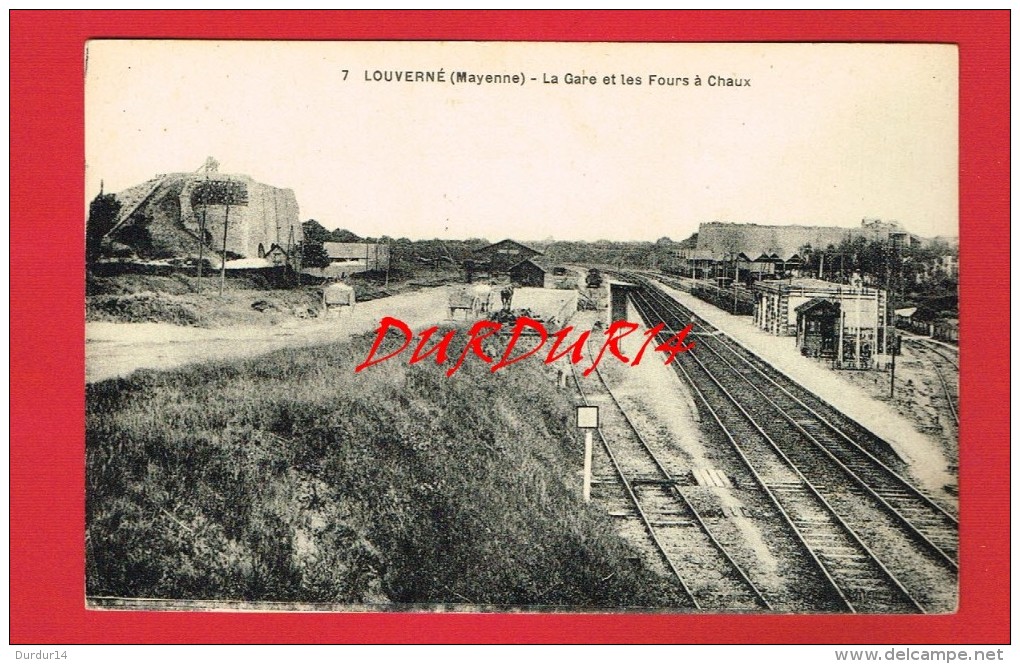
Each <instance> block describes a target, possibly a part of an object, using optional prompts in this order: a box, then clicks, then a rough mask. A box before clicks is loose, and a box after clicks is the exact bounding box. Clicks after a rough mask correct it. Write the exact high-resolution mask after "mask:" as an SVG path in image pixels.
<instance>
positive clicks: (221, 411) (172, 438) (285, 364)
mask: <svg viewBox="0 0 1020 664" xmlns="http://www.w3.org/2000/svg"><path fill="white" fill-rule="evenodd" d="M370 343H371V339H369V338H365V337H359V338H355V339H354V340H353V341H352V342H351V343H348V344H341V345H334V346H328V347H320V348H307V349H302V350H299V351H283V352H279V353H275V354H272V355H268V356H265V357H263V358H261V359H258V360H250V361H243V362H234V363H220V364H213V365H207V366H203V367H194V368H189V369H183V370H179V371H172V372H162V373H161V372H140V373H136V374H135V375H134V376H133V377H132V378H130V379H126V380H125V379H117V380H111V381H105V382H101V383H97V384H93V385H89V386H88V388H87V392H86V397H87V436H86V444H87V589H88V593H89V594H90V595H92V596H98V595H114V596H122V597H165V598H207V599H209V598H211V599H217V598H218V599H227V598H230V599H246V600H280V601H284V600H287V601H307V602H331V603H342V604H351V603H354V604H360V603H383V604H391V603H399V604H401V605H403V604H419V605H420V604H426V605H437V604H438V605H448V604H475V605H482V606H489V607H499V606H504V607H505V606H527V607H577V608H581V607H587V608H602V609H608V608H624V607H677V606H680V605H682V598H681V597H680V595H679V593H678V590H677V588H676V586H674V585H673V584H671V583H669V582H668V580H664V579H662V578H660V577H658V576H656V575H654V574H653V573H651V572H649V571H647V570H645V569H644V568H642V567H641V566H640V564H638V563H636V562H635V560H634V558H635V554H634V552H633V551H632V550H631V549H630V548H629V547H628V546H627V545H625V544H624V543H623V542H622V541H621V540H619V539H618V538H617V537H616V536H615V535H614V534H613V528H612V524H610V523H609V517H607V516H606V515H605V514H604V513H602V512H601V511H600V510H599V509H597V508H594V507H585V506H584V505H583V503H581V502H580V499H579V495H580V478H579V472H578V471H579V470H580V465H581V446H580V445H579V444H578V438H577V434H576V430H575V429H573V423H572V415H573V412H572V405H571V403H570V397H568V396H567V395H566V394H565V393H563V392H559V391H557V389H556V388H555V386H554V385H553V384H552V382H551V381H550V380H548V379H547V377H546V376H545V375H544V368H543V367H542V366H540V365H538V364H537V363H528V362H521V363H519V364H517V365H515V366H514V367H512V369H511V370H507V371H504V372H499V373H497V374H495V375H494V374H491V373H489V372H488V370H487V368H486V367H485V366H484V365H481V364H480V363H479V362H470V361H469V362H467V363H465V365H464V366H463V367H462V368H461V370H460V372H459V373H457V374H456V376H455V377H454V378H451V379H448V378H446V377H445V376H444V375H443V374H442V372H441V371H440V370H439V368H437V367H436V366H435V365H434V364H431V363H430V366H425V363H422V364H421V365H416V366H414V367H408V366H407V365H406V359H404V360H402V361H401V362H398V361H397V360H394V361H391V362H386V363H383V364H380V365H377V366H374V367H371V368H370V369H368V370H366V371H364V372H362V373H360V374H355V373H354V371H353V367H354V366H355V365H356V364H357V363H358V362H360V361H361V360H363V359H364V356H365V355H366V353H367V349H368V347H369V345H370Z"/></svg>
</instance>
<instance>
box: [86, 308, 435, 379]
mask: <svg viewBox="0 0 1020 664" xmlns="http://www.w3.org/2000/svg"><path fill="white" fill-rule="evenodd" d="M383 316H393V317H395V318H399V319H401V320H403V321H404V322H406V323H407V324H408V325H409V326H411V328H412V329H414V330H415V331H417V329H419V328H420V327H422V325H424V324H427V323H431V322H435V321H440V320H443V319H444V318H445V317H446V316H447V310H446V292H445V289H442V288H433V289H426V290H422V291H416V292H413V293H405V294H402V295H394V296H392V297H386V298H382V299H378V300H372V301H370V302H364V303H360V304H358V305H356V306H355V307H354V309H353V311H351V310H344V311H342V312H341V313H340V315H339V316H338V317H336V318H326V319H321V318H320V319H312V320H299V319H294V320H293V321H292V322H288V323H286V324H284V325H280V326H277V327H270V328H266V327H256V326H234V327H224V328H218V329H202V328H194V327H181V326H177V325H169V324H165V323H87V324H86V325H85V381H86V382H88V383H91V382H95V381H99V380H105V379H107V378H114V377H117V376H126V375H127V374H129V373H131V372H132V371H134V370H135V369H141V368H149V369H170V368H173V367H177V366H180V365H184V364H190V363H193V362H206V361H209V360H218V359H227V358H239V357H251V356H253V355H260V354H262V353H268V352H270V351H274V350H278V349H280V348H287V347H294V346H309V345H317V344H324V343H330V342H333V341H340V340H342V339H346V338H347V337H349V336H350V335H352V334H360V333H363V332H369V331H371V330H374V329H375V328H376V327H378V325H379V320H380V319H381V318H382V317H383Z"/></svg>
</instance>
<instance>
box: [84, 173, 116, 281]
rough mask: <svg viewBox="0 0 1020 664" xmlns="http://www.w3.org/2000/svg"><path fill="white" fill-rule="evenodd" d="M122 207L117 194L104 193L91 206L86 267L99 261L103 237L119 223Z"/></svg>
mask: <svg viewBox="0 0 1020 664" xmlns="http://www.w3.org/2000/svg"><path fill="white" fill-rule="evenodd" d="M120 207H121V203H120V201H118V200H117V196H116V194H104V193H103V192H102V191H100V192H99V195H97V196H96V197H95V198H94V199H92V202H91V203H90V204H89V218H88V221H86V222H85V264H86V265H92V264H94V263H95V262H96V261H97V260H98V259H99V254H100V247H101V244H102V242H103V236H104V235H106V234H107V233H109V232H110V231H111V230H112V229H113V225H114V224H115V223H117V215H118V214H120Z"/></svg>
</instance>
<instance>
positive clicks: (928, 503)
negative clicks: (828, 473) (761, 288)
mask: <svg viewBox="0 0 1020 664" xmlns="http://www.w3.org/2000/svg"><path fill="white" fill-rule="evenodd" d="M657 300H658V301H659V303H660V304H661V305H662V306H663V307H665V308H666V309H667V310H675V311H680V312H682V313H691V314H692V315H693V313H692V312H690V311H689V310H688V309H687V308H686V307H684V306H683V305H681V304H680V303H678V302H676V301H675V300H674V299H673V298H669V297H668V296H665V295H664V294H661V293H658V294H657ZM670 313H671V314H673V311H670ZM715 343H718V344H721V345H723V346H724V347H725V348H727V350H729V351H730V354H731V356H735V357H737V358H739V359H741V360H744V364H746V365H747V366H748V367H750V368H751V369H752V370H753V371H754V372H756V373H757V374H758V375H760V376H761V377H762V378H765V379H766V380H767V381H769V382H770V383H772V384H773V385H774V386H775V387H777V388H779V390H780V391H781V392H782V393H783V394H786V395H787V396H788V397H789V398H790V399H792V401H793V403H794V404H795V405H796V406H798V407H800V408H801V409H803V410H804V411H806V414H807V416H808V419H807V420H805V421H804V422H805V423H812V422H811V418H814V420H817V421H818V422H821V423H822V424H823V425H824V427H823V431H824V430H825V428H826V427H827V428H828V429H829V430H831V431H833V432H835V433H836V434H837V436H838V437H840V438H842V439H843V440H845V441H846V442H849V443H850V444H851V446H852V448H851V450H850V452H851V454H852V453H853V452H854V451H855V450H856V451H859V452H863V453H864V454H865V455H866V456H867V457H868V459H869V460H870V462H871V464H873V466H868V465H866V464H865V465H864V466H858V469H857V471H856V472H855V470H854V469H853V468H851V467H850V465H849V464H848V463H847V462H844V460H842V459H840V458H839V457H837V456H836V455H835V454H834V452H833V450H832V449H831V448H830V447H829V446H828V445H826V444H824V443H822V442H821V441H820V440H819V439H818V436H817V435H814V434H812V433H811V432H809V431H808V430H807V429H806V428H805V424H804V423H802V422H801V421H799V420H797V419H795V418H794V417H793V416H792V415H791V414H790V412H789V411H790V407H789V406H783V405H780V404H779V403H778V402H777V399H776V396H777V395H776V393H772V394H771V395H770V394H769V393H766V391H765V390H763V389H762V388H761V387H760V386H759V385H757V384H756V383H755V382H754V381H752V380H751V379H750V378H749V377H748V376H747V375H746V374H744V373H743V372H742V371H740V370H739V369H738V368H737V367H735V366H734V365H733V363H731V362H729V361H728V360H727V359H726V358H725V357H723V355H722V354H721V353H720V352H719V351H718V350H717V349H716V348H715V346H714V344H715ZM702 346H703V347H704V348H707V349H708V350H709V351H710V352H711V353H713V354H714V355H715V356H716V357H718V358H719V360H720V361H722V362H723V363H724V364H726V365H727V366H728V367H729V368H730V369H731V370H732V372H733V374H735V375H736V376H738V377H739V378H740V379H743V380H744V381H745V382H746V383H747V384H748V385H750V386H751V388H752V389H753V390H755V391H756V392H758V394H760V395H761V397H762V399H763V400H764V402H765V403H766V404H768V405H770V406H772V407H773V408H774V409H775V410H776V411H777V412H778V413H779V414H780V416H781V417H783V418H784V419H785V420H786V421H787V422H789V423H790V424H791V425H792V426H793V427H794V428H795V429H797V430H798V431H799V432H800V433H801V435H802V436H803V437H804V439H805V440H807V441H808V442H810V443H811V444H813V445H814V447H815V448H817V449H818V450H820V451H821V452H822V453H823V454H825V455H826V456H827V457H829V458H830V459H831V461H832V462H833V463H834V464H836V466H837V468H839V469H841V470H842V471H843V472H845V473H846V474H847V475H848V476H849V477H850V478H851V479H852V480H853V482H854V483H856V484H857V485H858V486H860V487H861V488H862V489H864V491H865V492H866V493H867V494H869V495H870V496H871V497H872V498H874V499H875V500H876V501H878V503H879V504H880V505H881V506H882V508H883V509H884V510H885V511H887V512H888V513H890V514H891V515H892V516H893V517H894V518H895V519H896V520H898V521H899V522H900V523H901V524H902V525H903V526H904V527H905V528H906V529H907V532H908V534H910V535H911V536H913V537H914V538H915V539H918V540H920V542H921V544H922V545H923V546H925V547H926V548H928V549H930V550H931V551H932V552H934V553H935V554H936V555H937V556H939V557H940V558H941V559H943V561H944V562H945V563H946V564H948V565H949V566H950V567H951V568H952V570H953V571H954V572H957V571H959V564H958V563H957V561H956V547H952V549H953V550H952V551H951V552H947V551H946V549H945V548H944V547H943V546H940V545H939V544H937V543H935V542H933V541H932V540H931V539H930V537H929V536H928V535H927V534H925V533H924V532H922V530H921V528H920V527H919V526H918V525H916V524H915V523H914V522H913V521H912V520H911V519H909V518H908V517H907V516H906V515H905V514H903V512H902V511H901V510H902V509H904V508H905V507H911V506H903V505H901V507H900V508H897V507H896V506H895V505H893V504H892V503H891V502H890V501H889V499H888V498H887V496H883V495H882V494H881V493H880V490H882V489H879V488H876V486H875V484H876V483H884V484H885V489H884V490H885V492H886V493H887V494H888V495H889V496H890V497H896V498H899V499H900V501H901V502H906V501H907V500H912V501H915V503H916V501H917V500H919V501H920V502H921V504H922V505H923V506H924V507H925V508H927V509H928V510H930V509H931V508H934V509H935V514H934V515H933V516H935V517H936V518H938V519H940V520H942V521H948V522H949V523H948V526H949V527H948V530H950V531H954V532H955V531H957V529H958V525H957V522H956V520H955V519H954V518H953V517H952V516H951V515H949V514H948V513H947V512H946V511H945V510H944V509H942V508H941V506H939V505H937V504H936V503H934V501H932V500H931V499H930V498H928V497H927V496H925V495H924V494H923V493H922V492H921V491H920V490H919V489H917V488H916V487H914V486H913V485H912V484H911V483H910V482H908V481H907V480H906V479H904V478H903V477H901V476H900V475H899V474H898V473H896V472H895V471H893V470H892V469H891V468H889V467H888V466H886V465H885V464H883V463H882V462H881V461H880V460H878V459H877V458H875V457H874V456H872V455H870V454H869V453H868V452H867V450H865V449H863V448H862V447H861V446H860V445H857V444H856V442H855V441H853V440H852V439H851V438H849V437H848V436H847V435H846V434H845V433H843V432H842V431H840V430H839V429H837V428H836V427H835V426H833V425H832V424H831V423H829V422H828V421H827V420H826V419H825V418H824V417H822V416H821V414H819V413H818V412H817V411H815V410H814V409H812V408H811V407H810V406H808V405H807V404H805V403H804V402H803V401H801V400H800V399H798V398H797V397H796V396H794V395H793V394H791V393H790V392H789V391H788V390H786V389H785V388H784V387H783V386H781V385H779V384H778V383H777V382H776V381H774V380H772V378H771V377H769V376H768V375H767V374H766V373H765V372H764V371H762V370H761V369H760V368H758V367H757V366H755V365H754V363H752V362H750V361H748V360H747V359H746V358H744V357H743V356H742V354H740V353H738V352H736V351H735V350H734V349H733V347H732V346H730V345H729V344H727V343H726V342H725V341H723V340H720V339H719V338H718V337H717V336H713V337H712V340H711V342H709V341H708V339H707V338H705V339H702ZM837 442H838V441H833V444H836V443H837ZM853 461H854V462H855V463H860V462H859V461H858V460H857V459H853ZM863 473H868V474H869V475H871V477H870V478H869V479H870V481H866V480H865V479H864V478H862V477H861V476H860V474H863ZM883 473H884V474H885V476H883ZM890 482H891V483H892V484H893V485H894V486H892V487H890V486H889V483H890ZM894 492H906V494H907V495H906V496H899V495H897V494H895V493H894ZM913 507H914V509H916V505H915V506H913ZM929 513H930V512H929ZM941 528H942V529H945V528H946V525H945V524H943V525H942V526H941ZM956 539H957V538H956V537H953V540H954V541H955V540H956ZM957 546H958V545H957Z"/></svg>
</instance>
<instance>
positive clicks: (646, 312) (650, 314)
mask: <svg viewBox="0 0 1020 664" xmlns="http://www.w3.org/2000/svg"><path fill="white" fill-rule="evenodd" d="M639 299H640V296H634V297H632V300H633V301H634V302H635V305H636V306H637V308H638V311H639V313H641V315H642V317H643V318H645V319H646V323H648V324H652V321H653V320H655V321H659V320H661V316H656V315H655V309H654V307H653V306H650V303H649V302H647V301H646V302H645V303H644V304H640V303H639V302H638V300H639ZM660 336H662V337H665V338H668V337H669V336H670V333H669V332H665V331H664V332H663V333H660ZM688 355H690V356H691V357H692V358H693V359H694V360H695V362H696V364H697V365H698V366H699V367H701V369H702V371H704V372H705V375H706V376H708V378H709V379H710V380H711V381H712V383H713V384H715V386H716V387H717V389H718V390H719V391H720V392H721V393H722V394H723V395H724V397H725V398H726V399H727V400H729V402H730V403H731V404H732V405H733V406H734V407H736V409H737V410H738V411H739V412H740V413H741V415H742V417H743V418H744V419H746V421H747V422H748V423H749V424H750V425H751V426H752V427H753V429H754V430H755V431H757V432H758V434H759V435H760V436H761V438H762V439H763V440H764V441H765V442H766V443H767V445H768V446H769V447H770V448H771V449H772V451H773V453H774V454H775V455H777V456H778V457H779V459H781V460H782V463H783V464H784V465H785V467H786V468H787V469H788V470H790V471H792V472H793V474H794V475H795V476H796V477H797V478H798V479H799V480H800V482H802V483H803V485H804V487H806V488H807V489H808V491H809V492H810V494H811V495H812V496H813V497H814V498H815V499H816V500H817V501H818V502H819V503H820V504H821V505H822V506H823V510H824V511H825V512H826V513H827V514H828V515H829V516H830V517H831V519H832V521H833V523H834V524H835V525H836V527H837V528H839V529H840V530H842V532H843V533H844V534H845V535H846V536H847V537H848V538H849V539H850V541H851V542H852V543H853V544H854V545H855V546H856V547H857V548H858V549H859V552H860V553H861V554H863V556H864V557H866V558H867V559H868V560H869V561H870V562H872V563H873V564H874V565H875V566H876V567H877V568H878V569H879V570H880V571H881V573H882V574H883V575H884V576H885V579H884V580H885V581H886V582H888V583H890V584H891V586H892V588H894V589H895V590H896V591H898V592H899V593H900V594H901V595H902V597H903V598H904V599H906V601H907V603H908V604H910V605H911V606H913V607H914V608H915V609H916V610H917V611H919V612H921V613H926V611H925V609H924V607H923V606H922V605H921V604H920V602H918V600H917V599H916V598H914V597H913V595H911V593H910V592H909V591H908V590H907V589H906V588H905V587H904V586H903V584H902V583H901V582H900V581H899V579H897V578H896V576H895V575H894V574H893V573H892V572H891V571H890V570H889V569H888V568H887V567H886V566H885V565H884V564H883V563H882V561H881V560H880V559H879V558H878V556H877V555H876V554H875V552H874V551H872V550H871V548H870V547H868V546H867V544H865V543H864V542H863V541H862V540H861V539H860V537H859V536H858V535H857V533H856V532H855V531H854V530H853V528H851V527H850V525H849V524H847V523H846V521H845V520H844V519H843V518H842V517H840V516H839V514H838V513H837V512H836V510H835V508H833V507H832V505H831V504H830V503H829V502H828V501H827V500H826V499H825V497H824V496H822V494H821V493H820V492H819V491H818V489H817V487H816V486H815V485H814V483H812V482H811V481H810V480H809V479H808V478H807V477H805V476H804V474H803V473H802V472H801V471H800V469H799V468H798V467H797V466H796V464H794V463H793V462H792V460H790V458H789V457H788V456H787V455H786V454H785V453H784V452H783V451H782V449H781V448H780V447H779V446H778V445H777V444H776V442H775V441H774V440H773V439H772V437H771V436H769V434H768V433H767V432H765V430H764V429H763V428H762V427H761V426H760V425H759V424H758V422H757V421H756V420H755V418H754V417H753V416H752V415H751V414H750V413H748V412H747V411H746V409H745V408H744V407H743V406H742V405H741V404H740V402H739V400H738V399H736V397H734V396H733V395H732V394H731V393H730V392H729V390H727V389H726V388H725V387H724V386H723V385H722V383H721V382H720V381H719V379H718V378H717V377H716V376H715V375H714V374H713V372H712V371H711V370H709V369H708V367H706V366H705V365H704V363H703V362H702V361H701V359H700V358H698V357H697V354H696V353H693V352H689V353H688ZM672 366H673V367H674V370H675V371H677V372H678V373H682V374H683V375H684V377H685V378H686V380H687V382H688V383H689V384H691V385H692V386H693V387H694V389H695V391H696V392H698V394H699V396H700V397H701V398H702V400H703V401H704V402H705V403H706V405H707V406H708V407H709V411H710V412H711V413H712V415H713V418H714V419H715V420H716V422H717V423H718V424H719V426H720V427H721V428H722V430H723V431H724V433H725V434H726V437H727V438H728V439H729V440H730V441H731V443H733V444H734V446H735V447H736V448H737V449H738V451H740V452H741V457H742V458H743V459H744V461H745V463H746V464H747V465H748V466H749V467H750V468H751V469H752V472H754V474H755V477H756V479H757V480H758V481H759V482H760V483H761V485H762V486H763V488H765V490H766V491H767V493H768V494H769V496H770V498H772V500H773V502H774V503H775V504H776V507H777V508H778V509H779V510H780V512H782V513H783V514H784V515H785V516H786V518H787V521H788V523H789V524H790V526H791V527H792V528H793V529H794V530H795V532H797V533H798V537H799V539H800V540H801V542H802V543H803V544H804V546H805V547H807V549H808V550H809V552H810V553H811V555H812V557H813V558H814V559H815V560H816V562H818V564H819V565H820V567H821V568H822V570H823V571H824V573H825V575H826V577H827V578H828V579H829V580H830V582H831V583H832V584H833V585H834V587H835V588H836V589H837V591H838V592H839V595H840V597H841V599H843V600H844V602H845V603H846V604H847V605H848V606H849V607H850V609H851V611H853V612H855V613H856V612H857V607H855V606H854V604H853V602H852V601H851V600H850V599H849V598H848V597H846V594H845V593H844V592H843V591H842V589H841V588H840V584H839V582H837V581H836V580H835V579H834V578H833V576H832V572H831V571H830V570H829V569H828V566H827V565H825V563H824V562H823V561H821V560H820V559H819V557H818V554H817V552H815V550H814V547H812V546H811V545H810V544H809V543H808V542H807V538H806V537H805V535H804V533H803V532H802V531H801V529H800V528H799V527H798V526H797V525H796V524H795V523H794V520H795V517H794V516H793V515H792V514H790V513H789V511H788V510H787V509H786V508H785V507H783V505H782V504H781V502H780V500H779V499H778V497H777V496H775V494H774V492H773V491H772V489H771V487H769V486H768V483H767V482H765V481H764V479H763V478H761V477H760V475H758V473H757V472H756V471H754V466H753V463H752V462H751V461H750V460H749V459H748V458H747V457H746V455H745V454H744V453H743V452H742V448H741V446H740V443H738V442H736V439H735V438H734V437H733V435H732V432H730V430H729V427H727V426H726V425H725V424H723V422H722V421H721V418H720V417H719V416H718V414H717V413H716V411H715V409H714V408H712V406H711V405H710V404H709V403H708V400H707V399H706V396H705V395H704V393H703V392H702V391H701V390H700V388H698V387H697V385H696V383H695V381H694V380H693V377H692V376H690V374H689V373H688V372H687V370H686V368H684V367H683V366H682V365H681V363H680V362H676V361H674V362H673V363H672ZM837 574H838V573H837Z"/></svg>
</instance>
